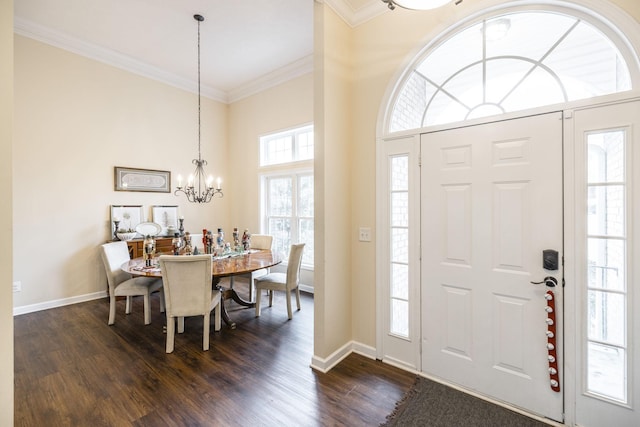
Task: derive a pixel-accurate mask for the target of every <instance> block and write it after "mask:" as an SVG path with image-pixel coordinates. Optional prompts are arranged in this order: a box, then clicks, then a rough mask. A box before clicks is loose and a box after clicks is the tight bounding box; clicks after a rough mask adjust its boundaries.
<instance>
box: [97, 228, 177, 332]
mask: <svg viewBox="0 0 640 427" xmlns="http://www.w3.org/2000/svg"><path fill="white" fill-rule="evenodd" d="M100 254H101V256H102V262H103V263H104V268H105V270H106V273H107V282H108V284H109V322H108V324H109V325H113V324H114V323H115V320H116V297H119V296H124V297H125V298H126V304H125V313H126V314H130V313H131V297H134V296H143V297H144V324H145V325H148V324H149V323H151V309H150V295H151V293H152V292H155V291H159V292H160V311H161V312H163V311H164V310H165V307H164V293H163V287H162V279H158V278H152V277H132V276H131V274H129V273H126V272H124V271H123V270H122V268H121V266H122V264H124V263H125V262H127V261H129V247H128V246H127V242H122V241H121V242H111V243H105V244H104V245H101V246H100Z"/></svg>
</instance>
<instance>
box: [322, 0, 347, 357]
mask: <svg viewBox="0 0 640 427" xmlns="http://www.w3.org/2000/svg"><path fill="white" fill-rule="evenodd" d="M314 8H315V9H314V20H315V24H314V38H315V46H314V47H315V54H314V61H315V63H314V68H315V72H314V73H315V82H314V83H315V85H314V87H315V89H314V97H315V112H314V116H315V119H314V125H315V172H314V177H315V301H316V304H315V334H314V335H315V339H314V356H315V357H318V358H321V359H325V358H327V357H328V356H330V355H331V354H332V353H334V352H335V351H336V350H339V349H340V348H341V347H343V346H344V345H345V344H347V343H348V342H349V341H350V340H351V339H352V336H353V334H352V330H351V322H352V319H353V316H352V313H351V311H352V286H351V280H350V279H351V247H352V240H353V235H354V233H353V227H352V223H351V216H350V213H351V209H352V202H351V199H350V197H351V194H352V188H351V170H352V169H351V167H352V165H351V162H352V161H353V158H352V147H351V138H352V132H351V129H352V128H351V126H352V120H351V118H352V114H351V88H350V85H351V64H350V56H351V53H352V51H351V30H350V29H349V27H348V26H347V25H346V24H345V23H344V22H343V21H342V20H341V19H340V18H339V17H338V16H337V15H336V14H335V13H334V12H333V10H332V9H331V8H329V7H328V6H326V5H325V4H323V3H317V2H315V3H314Z"/></svg>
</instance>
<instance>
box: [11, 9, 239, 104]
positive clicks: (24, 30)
mask: <svg viewBox="0 0 640 427" xmlns="http://www.w3.org/2000/svg"><path fill="white" fill-rule="evenodd" d="M13 22H14V32H15V33H16V34H18V35H20V36H24V37H28V38H30V39H34V40H37V41H39V42H42V43H45V44H48V45H51V46H54V47H57V48H60V49H64V50H67V51H69V52H72V53H75V54H78V55H81V56H84V57H87V58H90V59H93V60H96V61H99V62H102V63H105V64H107V65H111V66H113V67H116V68H120V69H123V70H125V71H128V72H130V73H133V74H138V75H140V76H143V77H147V78H150V79H153V80H157V81H159V82H162V83H165V84H168V85H170V86H174V87H177V88H179V89H183V90H186V91H188V92H193V93H198V83H197V82H196V81H194V80H189V79H185V78H183V77H180V76H177V75H175V74H172V73H169V72H167V71H164V70H162V69H160V68H158V67H154V66H152V65H149V64H147V63H145V62H142V61H139V60H137V59H135V58H132V57H130V56H127V55H123V54H121V53H118V52H115V51H113V50H110V49H106V48H104V47H102V46H98V45H96V44H92V43H87V42H85V41H83V40H80V39H77V38H75V37H71V36H69V35H68V34H65V33H62V32H59V31H55V30H52V29H50V28H47V27H44V26H41V25H38V24H35V23H33V22H30V21H27V20H24V19H20V18H18V17H14V21H13ZM200 89H201V95H202V96H205V97H207V98H210V99H213V100H215V101H218V102H223V103H228V102H229V101H228V98H229V97H228V95H227V93H226V92H224V91H222V90H220V89H216V88H214V87H211V86H207V85H202V86H201V88H200Z"/></svg>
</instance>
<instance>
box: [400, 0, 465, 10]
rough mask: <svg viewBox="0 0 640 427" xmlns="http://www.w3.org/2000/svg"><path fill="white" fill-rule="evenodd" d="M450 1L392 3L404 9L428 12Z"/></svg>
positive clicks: (433, 0)
mask: <svg viewBox="0 0 640 427" xmlns="http://www.w3.org/2000/svg"><path fill="white" fill-rule="evenodd" d="M452 1H453V0H393V3H394V4H395V5H397V6H400V7H403V8H405V9H414V10H428V9H435V8H437V7H440V6H444V5H445V4H447V3H451V2H452Z"/></svg>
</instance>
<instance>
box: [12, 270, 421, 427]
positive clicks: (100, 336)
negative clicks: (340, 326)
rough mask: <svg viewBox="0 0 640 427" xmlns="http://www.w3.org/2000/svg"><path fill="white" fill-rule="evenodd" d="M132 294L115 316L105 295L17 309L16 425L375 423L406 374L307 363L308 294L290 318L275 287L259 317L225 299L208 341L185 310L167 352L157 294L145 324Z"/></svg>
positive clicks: (408, 380)
mask: <svg viewBox="0 0 640 427" xmlns="http://www.w3.org/2000/svg"><path fill="white" fill-rule="evenodd" d="M236 289H238V290H239V291H240V292H241V294H242V295H246V293H245V292H242V291H243V290H246V285H245V284H244V283H243V282H241V281H238V280H237V281H236ZM134 300H135V302H134V305H133V313H132V314H130V315H125V314H124V300H120V301H118V308H117V314H116V322H115V325H113V326H108V325H107V318H108V310H109V302H108V300H107V299H102V300H97V301H91V302H86V303H81V304H75V305H71V306H67V307H61V308H55V309H51V310H46V311H41V312H36V313H30V314H25V315H21V316H17V317H15V319H14V327H15V332H14V333H15V423H14V425H15V426H92V427H94V426H95V427H97V426H377V425H379V424H380V423H382V422H384V420H385V417H386V416H387V415H388V414H389V413H391V412H392V411H393V409H394V406H395V403H396V401H398V400H400V399H401V398H402V396H403V394H404V393H405V392H406V391H407V390H408V389H409V388H410V386H411V385H412V384H413V382H414V379H415V375H413V374H411V373H408V372H404V371H402V370H399V369H397V368H394V367H391V366H389V365H386V364H383V363H381V362H379V361H375V360H371V359H368V358H366V357H363V356H359V355H356V354H352V355H350V356H349V357H347V358H346V359H345V360H343V361H342V362H341V363H340V364H339V365H338V366H336V367H335V368H333V369H332V370H331V371H330V372H328V373H326V374H323V373H320V372H317V371H314V370H313V369H311V368H310V367H309V365H310V363H311V357H312V355H313V297H312V296H311V295H309V294H304V293H303V297H302V310H301V311H299V312H296V311H294V317H293V320H291V321H288V320H287V310H286V306H285V302H284V294H282V293H277V294H276V298H275V299H274V306H273V307H272V308H269V307H263V309H262V316H261V317H259V318H256V317H254V310H253V309H245V308H240V306H238V305H236V304H234V303H231V304H229V314H230V316H231V318H232V319H233V320H234V321H235V322H236V323H237V328H236V329H235V330H232V329H229V328H227V327H226V326H225V325H224V324H223V328H222V331H221V332H215V333H213V332H212V334H211V348H210V350H209V351H207V352H204V351H202V318H201V317H199V318H198V317H193V318H188V319H186V321H185V325H186V331H185V333H184V334H176V342H175V350H174V352H173V353H172V354H166V353H165V351H164V349H165V334H164V333H163V326H164V324H165V317H164V313H160V312H159V297H158V294H154V295H153V296H152V323H151V324H150V325H148V326H145V325H144V321H143V313H142V299H141V298H135V299H134ZM265 300H266V301H268V299H266V298H263V301H265ZM294 307H295V302H294ZM294 310H295V308H294ZM212 323H213V316H212ZM211 330H212V331H213V324H212V326H211Z"/></svg>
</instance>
